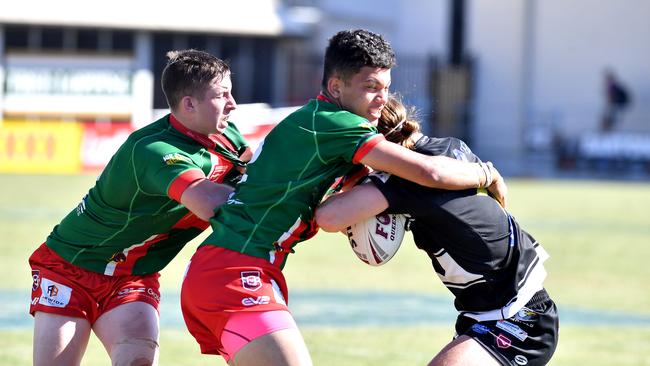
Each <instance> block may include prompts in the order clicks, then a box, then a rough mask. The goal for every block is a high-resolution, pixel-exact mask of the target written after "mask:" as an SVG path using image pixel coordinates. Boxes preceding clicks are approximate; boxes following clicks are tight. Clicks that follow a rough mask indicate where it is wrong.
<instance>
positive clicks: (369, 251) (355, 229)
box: [347, 214, 407, 266]
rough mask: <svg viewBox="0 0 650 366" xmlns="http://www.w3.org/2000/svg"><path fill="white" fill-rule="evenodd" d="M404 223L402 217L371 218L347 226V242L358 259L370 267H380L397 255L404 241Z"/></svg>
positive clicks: (404, 218) (404, 217) (388, 215)
mask: <svg viewBox="0 0 650 366" xmlns="http://www.w3.org/2000/svg"><path fill="white" fill-rule="evenodd" d="M406 223H407V218H406V216H404V215H397V214H381V215H377V216H373V217H371V218H369V219H367V220H365V221H362V222H358V223H356V224H354V225H352V226H348V228H347V234H348V241H349V242H350V246H351V247H352V250H353V251H354V254H356V255H357V257H358V258H359V259H361V260H362V261H364V262H365V263H367V264H369V265H371V266H381V265H382V264H384V263H386V262H388V261H389V260H390V259H391V258H393V256H394V255H395V253H397V249H399V246H400V244H402V239H404V233H405V232H406Z"/></svg>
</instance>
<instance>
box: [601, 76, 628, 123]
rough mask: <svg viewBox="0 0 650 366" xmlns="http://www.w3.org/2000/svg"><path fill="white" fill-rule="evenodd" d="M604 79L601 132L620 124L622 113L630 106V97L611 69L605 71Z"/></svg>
mask: <svg viewBox="0 0 650 366" xmlns="http://www.w3.org/2000/svg"><path fill="white" fill-rule="evenodd" d="M604 77H605V103H606V104H605V110H604V112H603V118H602V121H601V130H602V131H603V132H609V131H611V130H613V129H614V128H615V127H617V126H618V125H620V124H621V119H622V117H623V112H624V111H625V109H626V108H627V107H628V106H629V104H630V95H629V91H628V90H627V88H626V87H625V86H624V85H623V84H622V83H621V81H620V80H619V79H618V78H617V77H616V74H615V73H614V71H613V70H612V69H609V68H608V69H606V70H605V72H604Z"/></svg>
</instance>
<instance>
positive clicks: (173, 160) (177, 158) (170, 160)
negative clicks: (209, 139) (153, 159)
mask: <svg viewBox="0 0 650 366" xmlns="http://www.w3.org/2000/svg"><path fill="white" fill-rule="evenodd" d="M163 162H165V164H167V165H174V164H177V163H181V162H184V163H191V162H192V159H190V158H188V157H187V156H185V155H181V154H179V153H173V154H167V155H164V156H163Z"/></svg>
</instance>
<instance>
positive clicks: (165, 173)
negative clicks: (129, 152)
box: [133, 141, 205, 196]
mask: <svg viewBox="0 0 650 366" xmlns="http://www.w3.org/2000/svg"><path fill="white" fill-rule="evenodd" d="M133 169H134V170H135V172H134V175H135V176H136V177H137V182H138V184H139V185H140V189H141V190H142V191H143V192H146V193H148V194H153V195H165V196H166V195H168V192H169V187H170V185H171V184H172V183H173V182H174V180H175V179H176V178H178V177H179V176H180V175H181V174H183V173H185V172H188V171H191V170H192V171H193V172H192V173H193V174H192V175H193V176H194V177H195V178H198V177H205V174H204V172H203V170H202V169H201V167H200V166H199V165H198V164H197V163H196V162H195V161H194V160H193V159H192V157H191V156H190V155H189V154H187V153H186V152H185V151H182V150H181V149H178V148H177V147H175V146H173V145H171V144H168V143H166V142H160V141H157V142H152V143H142V144H140V145H138V146H137V147H136V148H135V149H134V156H133Z"/></svg>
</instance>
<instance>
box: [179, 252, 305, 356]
mask: <svg viewBox="0 0 650 366" xmlns="http://www.w3.org/2000/svg"><path fill="white" fill-rule="evenodd" d="M286 298H287V287H286V283H285V280H284V276H283V275H282V272H281V271H280V269H279V268H278V267H277V266H275V265H273V264H271V263H270V262H269V261H267V260H264V259H262V258H256V257H252V256H249V255H246V254H241V253H239V252H235V251H232V250H229V249H225V248H221V247H217V246H214V245H204V246H201V247H199V249H197V251H196V253H195V254H194V256H193V257H192V260H191V262H190V264H189V266H188V269H187V273H186V275H185V279H184V280H183V287H182V289H181V309H182V310H183V318H184V319H185V324H186V325H187V329H188V330H189V331H190V333H191V334H192V335H193V336H194V338H195V339H196V341H197V342H198V343H199V345H200V346H201V352H202V353H206V354H220V355H222V356H223V357H224V358H226V359H229V358H230V357H231V356H232V355H234V352H233V349H232V348H231V347H233V346H232V343H230V344H231V345H230V346H228V347H229V349H226V348H225V345H224V344H222V337H223V335H226V332H224V328H225V327H226V324H229V325H230V327H228V332H230V333H229V334H233V333H236V334H235V335H234V336H236V337H238V338H241V339H243V342H244V343H243V344H246V343H247V342H249V341H250V340H252V339H254V338H256V337H259V336H261V335H264V334H268V333H271V332H273V331H276V330H280V329H285V328H291V327H295V322H293V318H291V315H290V314H289V309H288V308H287V305H286V302H285V299H286ZM278 310H279V312H278ZM252 312H255V313H259V314H256V315H245V314H244V315H242V316H241V317H240V316H239V315H238V316H237V317H235V318H234V320H233V322H234V323H230V320H231V319H230V318H231V316H232V315H235V314H241V313H252ZM267 312H273V313H274V314H280V315H281V316H279V317H278V315H272V316H270V317H269V316H267V315H260V314H263V313H267ZM285 314H286V315H288V317H289V318H290V319H291V321H290V322H289V321H287V320H286V316H285ZM276 319H279V320H278V321H276ZM283 319H284V320H283ZM242 324H245V326H241V325H242ZM222 333H223V335H222ZM229 337H230V336H226V340H227V341H228V339H231V338H229ZM235 343H237V342H235ZM243 344H240V345H239V346H235V347H234V348H235V350H234V351H235V352H236V351H237V350H238V349H239V348H241V346H243Z"/></svg>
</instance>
